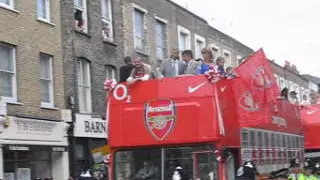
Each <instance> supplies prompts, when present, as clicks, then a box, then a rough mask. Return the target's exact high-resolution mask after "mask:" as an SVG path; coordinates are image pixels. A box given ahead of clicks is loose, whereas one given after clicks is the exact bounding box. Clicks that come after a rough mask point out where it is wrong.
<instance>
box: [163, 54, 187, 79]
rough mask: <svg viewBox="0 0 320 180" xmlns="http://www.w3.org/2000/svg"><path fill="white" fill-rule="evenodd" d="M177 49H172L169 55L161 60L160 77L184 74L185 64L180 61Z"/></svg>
mask: <svg viewBox="0 0 320 180" xmlns="http://www.w3.org/2000/svg"><path fill="white" fill-rule="evenodd" d="M179 57H180V51H179V49H172V51H171V56H170V58H168V59H165V60H163V61H162V62H161V65H160V78H162V77H175V76H179V75H182V74H184V71H185V69H186V65H185V63H184V62H182V61H180V59H179Z"/></svg>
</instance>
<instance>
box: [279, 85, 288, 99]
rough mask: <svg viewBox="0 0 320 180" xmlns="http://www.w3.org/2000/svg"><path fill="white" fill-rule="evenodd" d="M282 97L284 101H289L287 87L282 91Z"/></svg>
mask: <svg viewBox="0 0 320 180" xmlns="http://www.w3.org/2000/svg"><path fill="white" fill-rule="evenodd" d="M280 95H281V97H282V98H284V99H286V100H289V97H288V95H289V89H288V88H286V87H285V88H283V89H282V90H281V93H280Z"/></svg>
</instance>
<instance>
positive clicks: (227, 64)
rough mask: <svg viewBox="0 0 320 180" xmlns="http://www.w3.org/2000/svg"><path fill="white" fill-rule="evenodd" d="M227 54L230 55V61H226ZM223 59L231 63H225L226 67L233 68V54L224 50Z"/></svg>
mask: <svg viewBox="0 0 320 180" xmlns="http://www.w3.org/2000/svg"><path fill="white" fill-rule="evenodd" d="M225 54H228V55H229V60H227V59H226V57H225ZM223 57H224V58H225V59H226V61H229V62H225V66H226V67H228V66H232V57H231V52H230V51H228V50H223Z"/></svg>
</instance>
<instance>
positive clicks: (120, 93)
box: [113, 84, 131, 103]
mask: <svg viewBox="0 0 320 180" xmlns="http://www.w3.org/2000/svg"><path fill="white" fill-rule="evenodd" d="M113 97H114V98H115V99H116V100H118V101H123V100H125V101H126V103H130V102H131V95H129V93H128V88H127V86H125V85H123V84H119V85H117V86H116V87H115V88H114V90H113Z"/></svg>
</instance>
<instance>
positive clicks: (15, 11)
mask: <svg viewBox="0 0 320 180" xmlns="http://www.w3.org/2000/svg"><path fill="white" fill-rule="evenodd" d="M0 8H2V9H6V10H8V11H11V12H14V13H17V14H20V12H19V11H17V10H15V9H13V8H12V7H10V6H6V5H3V4H0Z"/></svg>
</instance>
